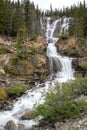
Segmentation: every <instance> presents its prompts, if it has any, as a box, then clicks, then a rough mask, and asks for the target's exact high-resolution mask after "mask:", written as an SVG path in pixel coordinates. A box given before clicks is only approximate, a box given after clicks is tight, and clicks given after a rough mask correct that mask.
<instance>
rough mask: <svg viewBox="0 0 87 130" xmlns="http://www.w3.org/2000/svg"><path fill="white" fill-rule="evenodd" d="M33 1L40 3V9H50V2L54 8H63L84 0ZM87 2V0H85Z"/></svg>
mask: <svg viewBox="0 0 87 130" xmlns="http://www.w3.org/2000/svg"><path fill="white" fill-rule="evenodd" d="M30 1H33V2H34V3H35V5H36V4H38V5H39V8H40V9H42V10H43V9H50V4H52V7H53V9H54V8H59V9H60V8H63V6H64V7H67V6H68V7H69V6H70V5H73V4H76V5H77V4H78V2H79V1H81V2H83V1H84V0H30ZM85 1H86V2H87V0H85Z"/></svg>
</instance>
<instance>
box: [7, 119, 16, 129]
mask: <svg viewBox="0 0 87 130" xmlns="http://www.w3.org/2000/svg"><path fill="white" fill-rule="evenodd" d="M5 130H17V129H16V124H15V123H14V122H13V121H12V120H10V121H8V122H7V124H6V126H5Z"/></svg>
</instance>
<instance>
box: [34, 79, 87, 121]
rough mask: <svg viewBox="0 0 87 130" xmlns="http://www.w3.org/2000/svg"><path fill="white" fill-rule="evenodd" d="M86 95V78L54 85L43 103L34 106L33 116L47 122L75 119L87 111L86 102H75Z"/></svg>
mask: <svg viewBox="0 0 87 130" xmlns="http://www.w3.org/2000/svg"><path fill="white" fill-rule="evenodd" d="M83 93H84V94H85V93H87V78H79V79H76V80H74V81H70V82H68V83H63V84H55V86H54V87H51V88H50V89H49V91H48V92H47V93H46V95H45V103H44V104H40V105H36V107H35V108H36V113H35V116H37V115H41V116H43V117H44V119H48V120H51V121H52V120H53V121H56V120H59V121H60V120H63V119H68V118H69V119H70V118H77V117H78V116H79V115H80V113H81V112H86V111H87V102H86V100H77V101H75V100H74V99H76V98H78V97H79V95H80V94H83Z"/></svg>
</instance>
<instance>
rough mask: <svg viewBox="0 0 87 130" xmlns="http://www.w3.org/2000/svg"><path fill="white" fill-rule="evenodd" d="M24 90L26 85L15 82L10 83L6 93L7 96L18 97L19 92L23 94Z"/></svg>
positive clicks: (26, 88) (26, 87)
mask: <svg viewBox="0 0 87 130" xmlns="http://www.w3.org/2000/svg"><path fill="white" fill-rule="evenodd" d="M26 90H28V86H27V85H25V84H23V83H15V84H12V85H11V86H10V87H9V88H8V90H7V93H8V96H9V97H13V98H14V97H18V96H20V95H21V94H23V93H24V92H25V91H26Z"/></svg>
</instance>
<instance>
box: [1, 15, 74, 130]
mask: <svg viewBox="0 0 87 130" xmlns="http://www.w3.org/2000/svg"><path fill="white" fill-rule="evenodd" d="M45 22H46V40H47V44H48V46H47V57H48V60H49V70H50V80H49V81H47V82H45V83H44V87H40V86H41V84H38V85H37V86H36V87H35V88H33V89H31V90H29V91H27V92H26V94H24V95H23V96H22V97H20V98H19V99H18V101H16V102H15V104H14V106H13V108H12V110H9V111H1V112H0V130H4V126H5V125H6V123H7V122H8V121H9V120H13V121H14V122H15V124H16V125H18V124H25V126H26V128H30V127H32V125H34V124H37V121H36V120H27V121H24V120H23V121H22V120H21V119H20V117H21V116H22V115H23V113H24V112H25V111H26V110H28V109H30V110H32V109H34V105H35V104H38V103H39V104H41V103H44V96H43V94H42V93H43V92H45V91H47V90H48V88H49V87H50V84H54V82H66V81H67V80H70V79H73V78H74V76H73V69H72V65H71V64H72V59H71V58H68V57H65V56H61V55H60V54H59V53H58V52H57V48H56V45H55V44H56V42H57V41H58V40H59V38H56V37H54V32H55V30H56V29H57V28H58V33H59V35H60V34H61V33H68V27H69V18H66V17H65V18H60V19H57V20H54V21H53V22H51V18H46V19H45ZM41 25H42V28H44V27H43V21H42V22H41ZM54 63H55V65H56V68H57V71H56V74H55V79H54V80H52V79H53V71H54ZM39 118H40V117H39Z"/></svg>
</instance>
